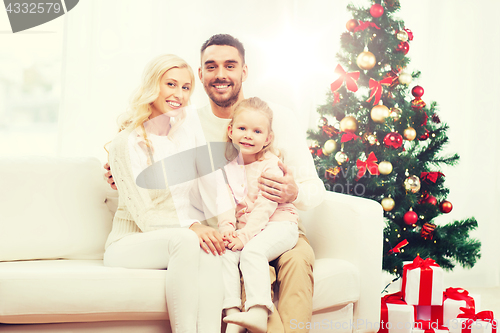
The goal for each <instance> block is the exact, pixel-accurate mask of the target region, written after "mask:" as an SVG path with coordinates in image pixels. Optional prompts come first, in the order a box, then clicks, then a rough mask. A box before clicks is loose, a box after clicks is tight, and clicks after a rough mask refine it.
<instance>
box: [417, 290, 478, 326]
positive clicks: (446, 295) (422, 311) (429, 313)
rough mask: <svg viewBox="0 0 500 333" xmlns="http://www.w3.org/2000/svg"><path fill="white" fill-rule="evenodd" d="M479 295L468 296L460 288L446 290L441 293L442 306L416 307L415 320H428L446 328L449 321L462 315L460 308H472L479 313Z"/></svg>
mask: <svg viewBox="0 0 500 333" xmlns="http://www.w3.org/2000/svg"><path fill="white" fill-rule="evenodd" d="M480 299H481V298H480V295H472V294H471V295H469V292H468V291H467V290H465V289H462V288H448V289H446V290H445V291H444V292H443V305H442V306H440V305H419V306H417V318H416V319H417V320H430V321H432V322H436V323H438V325H442V326H445V327H447V326H448V323H449V321H450V320H453V319H456V318H457V317H458V315H459V314H461V313H462V311H461V310H460V308H472V309H475V311H476V312H479V311H480V308H479V303H480Z"/></svg>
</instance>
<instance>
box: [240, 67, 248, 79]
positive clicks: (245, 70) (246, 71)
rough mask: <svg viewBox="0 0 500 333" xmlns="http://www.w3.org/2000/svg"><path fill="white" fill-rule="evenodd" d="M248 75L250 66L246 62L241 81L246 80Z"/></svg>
mask: <svg viewBox="0 0 500 333" xmlns="http://www.w3.org/2000/svg"><path fill="white" fill-rule="evenodd" d="M247 77H248V66H247V64H244V65H243V73H242V75H241V82H245V80H246V79H247Z"/></svg>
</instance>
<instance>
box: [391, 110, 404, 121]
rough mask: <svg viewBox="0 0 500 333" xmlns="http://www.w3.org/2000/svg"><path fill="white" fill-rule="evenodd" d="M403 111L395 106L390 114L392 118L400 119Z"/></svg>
mask: <svg viewBox="0 0 500 333" xmlns="http://www.w3.org/2000/svg"><path fill="white" fill-rule="evenodd" d="M402 112H403V111H402V110H401V109H400V108H398V107H394V108H392V109H391V112H390V114H389V115H390V116H391V118H392V119H394V121H398V120H399V118H401V113H402Z"/></svg>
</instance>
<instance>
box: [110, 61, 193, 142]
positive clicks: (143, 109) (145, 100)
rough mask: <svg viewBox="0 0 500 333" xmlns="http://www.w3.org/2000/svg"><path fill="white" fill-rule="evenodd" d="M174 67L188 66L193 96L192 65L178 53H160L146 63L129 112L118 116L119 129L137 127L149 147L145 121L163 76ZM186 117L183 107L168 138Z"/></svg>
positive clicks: (157, 93)
mask: <svg viewBox="0 0 500 333" xmlns="http://www.w3.org/2000/svg"><path fill="white" fill-rule="evenodd" d="M172 68H186V69H187V70H188V72H189V75H190V77H191V89H190V96H191V93H192V92H193V89H194V82H195V80H194V74H193V70H192V69H191V66H189V64H188V63H187V62H186V61H184V60H183V59H181V58H179V57H178V56H176V55H173V54H164V55H160V56H158V57H156V58H154V59H153V60H151V61H150V62H149V63H148V64H147V65H146V67H145V68H144V72H143V73H142V78H141V83H140V84H139V87H138V88H137V89H136V90H135V92H134V93H133V94H132V98H131V99H130V102H129V108H128V110H127V112H125V113H123V114H122V115H120V117H119V118H118V126H119V130H118V131H123V130H124V129H127V128H132V129H137V130H138V132H139V133H140V134H142V136H143V137H144V140H145V142H146V145H147V146H148V147H149V148H152V147H151V142H150V141H149V139H148V137H147V134H146V130H145V128H144V123H145V122H146V121H148V120H149V116H150V115H151V112H152V109H151V104H152V103H153V102H154V101H155V100H156V99H157V98H158V96H159V95H160V83H161V78H162V77H163V75H164V74H165V73H166V72H167V71H169V70H171V69H172ZM188 104H189V102H188ZM185 118H186V110H185V109H184V108H182V109H181V111H180V112H179V114H178V115H177V116H175V117H174V118H172V119H171V120H170V122H171V129H170V131H169V133H168V135H167V137H168V138H172V134H173V133H175V131H176V130H177V129H178V128H179V126H180V125H181V124H182V122H183V121H184V119H185Z"/></svg>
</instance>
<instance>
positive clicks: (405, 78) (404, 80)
mask: <svg viewBox="0 0 500 333" xmlns="http://www.w3.org/2000/svg"><path fill="white" fill-rule="evenodd" d="M398 79H399V83H401V84H406V85H409V84H410V83H411V80H412V79H413V78H412V77H411V75H410V74H408V73H401V74H399V77H398Z"/></svg>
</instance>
